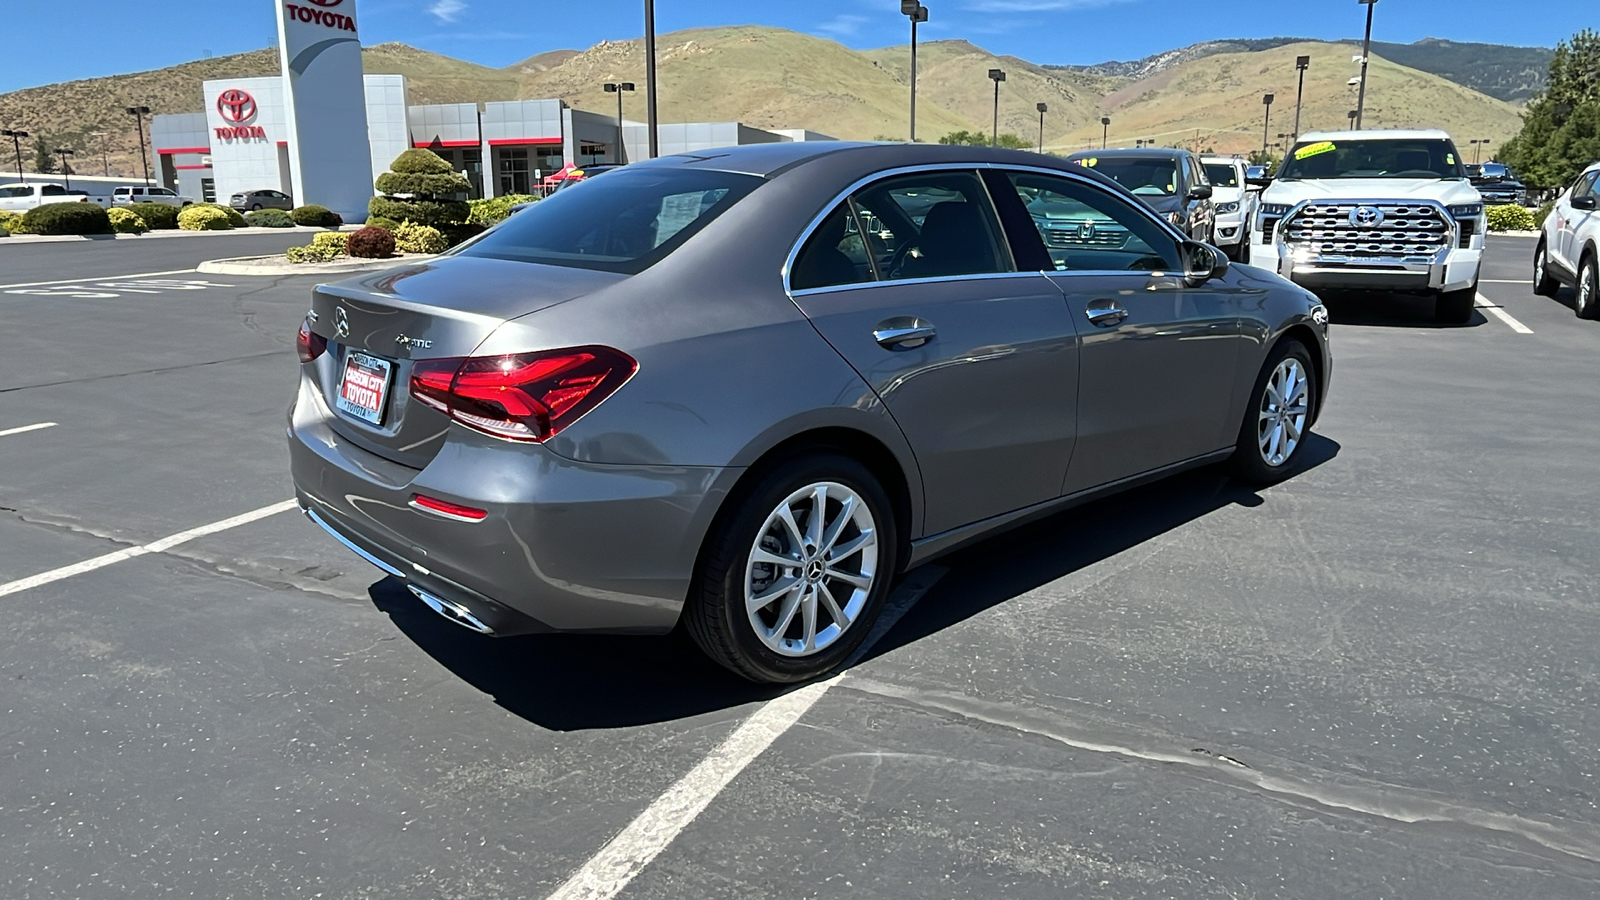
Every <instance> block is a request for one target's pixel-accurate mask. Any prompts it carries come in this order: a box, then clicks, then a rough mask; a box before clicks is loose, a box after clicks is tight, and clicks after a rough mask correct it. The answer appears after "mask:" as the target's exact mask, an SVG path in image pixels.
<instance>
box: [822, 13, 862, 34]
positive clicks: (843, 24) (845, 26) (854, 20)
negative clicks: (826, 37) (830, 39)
mask: <svg viewBox="0 0 1600 900" xmlns="http://www.w3.org/2000/svg"><path fill="white" fill-rule="evenodd" d="M869 21H871V20H870V19H868V18H867V17H866V16H855V15H849V14H845V15H842V16H834V17H833V18H832V19H829V20H828V21H826V22H824V23H822V24H821V25H818V26H817V29H816V30H817V31H820V32H822V33H823V34H831V35H833V36H834V37H855V36H856V35H857V34H860V33H861V26H863V25H865V24H867V22H869Z"/></svg>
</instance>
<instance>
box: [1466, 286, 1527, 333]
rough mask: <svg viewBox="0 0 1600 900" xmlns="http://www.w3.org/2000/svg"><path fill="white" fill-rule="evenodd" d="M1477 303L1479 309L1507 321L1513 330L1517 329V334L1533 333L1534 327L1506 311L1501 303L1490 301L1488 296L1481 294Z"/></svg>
mask: <svg viewBox="0 0 1600 900" xmlns="http://www.w3.org/2000/svg"><path fill="white" fill-rule="evenodd" d="M1476 305H1477V307H1478V308H1479V309H1481V310H1483V311H1484V312H1486V313H1488V314H1489V315H1491V316H1494V317H1495V318H1497V319H1499V320H1500V321H1502V322H1504V323H1506V325H1508V326H1510V328H1511V330H1512V331H1515V332H1516V333H1517V334H1533V329H1532V328H1529V327H1528V326H1526V325H1524V324H1522V323H1521V322H1519V321H1517V319H1516V317H1515V316H1513V315H1511V314H1510V313H1508V312H1506V311H1505V310H1504V309H1501V308H1500V305H1499V304H1497V303H1492V302H1490V300H1489V298H1488V297H1485V296H1484V295H1482V294H1479V295H1478V302H1477V304H1476Z"/></svg>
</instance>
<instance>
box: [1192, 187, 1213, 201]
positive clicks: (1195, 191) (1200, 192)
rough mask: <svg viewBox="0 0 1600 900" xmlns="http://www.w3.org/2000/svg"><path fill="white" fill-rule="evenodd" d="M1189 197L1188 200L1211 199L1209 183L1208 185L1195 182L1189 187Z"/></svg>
mask: <svg viewBox="0 0 1600 900" xmlns="http://www.w3.org/2000/svg"><path fill="white" fill-rule="evenodd" d="M1189 199H1190V200H1210V199H1211V185H1209V184H1197V185H1195V186H1194V187H1192V188H1190V189H1189Z"/></svg>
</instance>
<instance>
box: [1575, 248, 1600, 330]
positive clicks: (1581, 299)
mask: <svg viewBox="0 0 1600 900" xmlns="http://www.w3.org/2000/svg"><path fill="white" fill-rule="evenodd" d="M1597 279H1600V275H1597V274H1596V271H1595V263H1594V262H1593V261H1592V260H1591V261H1589V262H1587V263H1585V264H1584V266H1583V268H1582V269H1580V270H1579V273H1578V315H1580V316H1583V317H1585V318H1591V317H1593V316H1594V314H1595V312H1596V310H1595V303H1597V302H1600V298H1597V297H1596V296H1595V292H1596V291H1597V290H1600V286H1597V285H1596V284H1595V281H1596V280H1597Z"/></svg>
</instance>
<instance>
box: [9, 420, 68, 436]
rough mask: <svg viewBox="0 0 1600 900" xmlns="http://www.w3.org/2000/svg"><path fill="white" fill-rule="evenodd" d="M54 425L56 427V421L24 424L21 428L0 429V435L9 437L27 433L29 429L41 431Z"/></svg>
mask: <svg viewBox="0 0 1600 900" xmlns="http://www.w3.org/2000/svg"><path fill="white" fill-rule="evenodd" d="M54 427H56V423H54V422H40V423H39V424H37V425H24V426H22V427H21V428H7V429H6V430H5V431H0V437H10V436H11V435H13V434H27V433H28V432H30V431H42V430H44V429H46V428H54Z"/></svg>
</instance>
